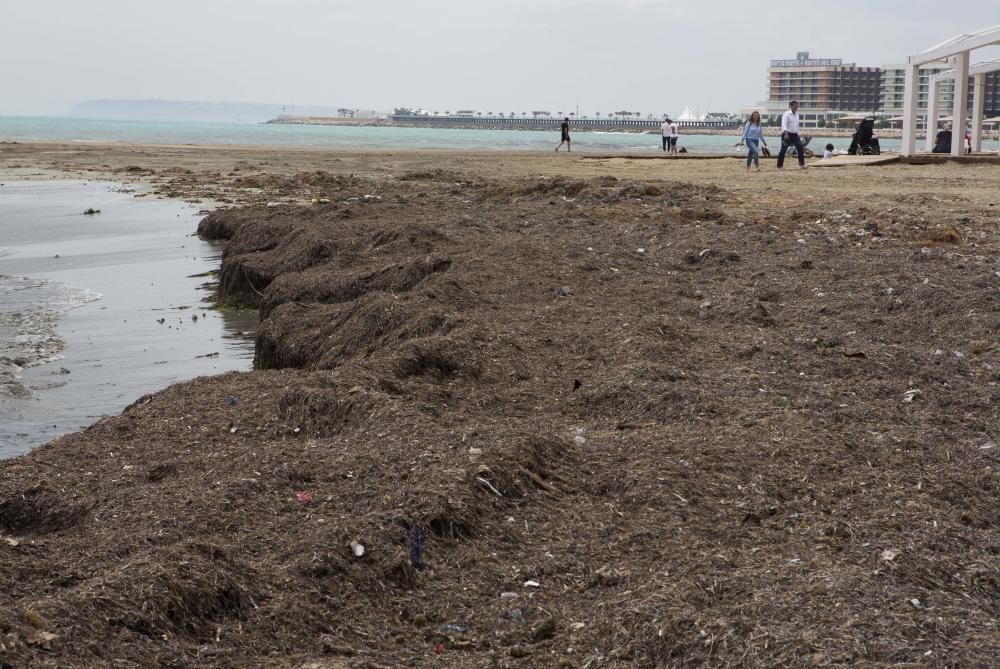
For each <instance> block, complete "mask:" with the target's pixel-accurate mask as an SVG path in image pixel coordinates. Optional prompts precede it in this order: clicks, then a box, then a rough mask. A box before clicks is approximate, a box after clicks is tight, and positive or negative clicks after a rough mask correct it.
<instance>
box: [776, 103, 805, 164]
mask: <svg viewBox="0 0 1000 669" xmlns="http://www.w3.org/2000/svg"><path fill="white" fill-rule="evenodd" d="M798 112H799V101H798V100H792V103H791V104H790V105H788V111H786V112H785V113H784V114H782V115H781V151H779V152H778V169H779V170H780V169H781V168H782V166H783V165H784V164H785V154H786V153H787V152H788V147H789V146H794V147H795V153H796V154H797V155H798V157H799V167H801V168H804V167H805V166H806V147H805V146H803V145H802V139H801V138H800V137H799V113H798Z"/></svg>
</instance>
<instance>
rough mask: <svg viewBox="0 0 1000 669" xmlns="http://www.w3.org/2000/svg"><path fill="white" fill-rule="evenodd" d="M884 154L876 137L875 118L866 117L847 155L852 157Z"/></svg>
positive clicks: (859, 125) (856, 132) (855, 134)
mask: <svg viewBox="0 0 1000 669" xmlns="http://www.w3.org/2000/svg"><path fill="white" fill-rule="evenodd" d="M881 152H882V150H881V148H880V147H879V145H878V137H876V136H875V117H874V116H866V117H865V118H863V119H862V120H861V123H859V124H858V128H857V130H855V131H854V137H853V138H852V139H851V148H849V149H847V153H848V154H850V155H852V156H877V155H879V154H880V153H881Z"/></svg>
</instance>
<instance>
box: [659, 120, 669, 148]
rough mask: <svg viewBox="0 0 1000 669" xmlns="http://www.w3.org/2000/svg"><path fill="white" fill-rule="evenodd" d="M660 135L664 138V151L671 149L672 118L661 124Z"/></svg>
mask: <svg viewBox="0 0 1000 669" xmlns="http://www.w3.org/2000/svg"><path fill="white" fill-rule="evenodd" d="M660 134H661V135H662V136H663V150H664V151H666V150H667V149H669V148H670V117H669V116H667V117H666V118H665V119H664V121H663V123H661V124H660Z"/></svg>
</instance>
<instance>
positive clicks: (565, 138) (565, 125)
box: [556, 116, 586, 153]
mask: <svg viewBox="0 0 1000 669" xmlns="http://www.w3.org/2000/svg"><path fill="white" fill-rule="evenodd" d="M559 130H560V131H561V132H562V140H561V141H560V142H559V146H557V147H556V151H558V150H559V149H561V148H562V145H563V144H565V145H566V151H567V153H571V152H572V151H573V149H572V148H570V146H571V145H570V143H569V116H567V117H566V118H564V119H563V122H562V125H561V126H559ZM584 144H586V142H584Z"/></svg>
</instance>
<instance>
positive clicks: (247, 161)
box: [0, 144, 1000, 669]
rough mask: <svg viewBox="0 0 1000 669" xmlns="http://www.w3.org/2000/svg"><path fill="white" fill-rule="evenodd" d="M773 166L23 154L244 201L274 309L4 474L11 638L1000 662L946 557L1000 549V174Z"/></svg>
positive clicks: (81, 151) (33, 164) (248, 659)
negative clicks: (201, 372)
mask: <svg viewBox="0 0 1000 669" xmlns="http://www.w3.org/2000/svg"><path fill="white" fill-rule="evenodd" d="M11 164H17V165H20V167H17V168H11V167H10V165H11ZM767 167H768V168H769V169H767V170H765V171H763V172H761V173H750V174H747V173H745V172H744V171H743V169H742V165H741V164H740V162H739V161H726V160H699V159H697V157H692V158H690V159H685V160H648V159H643V160H637V159H633V158H630V157H628V156H578V155H577V154H575V153H574V154H572V155H563V154H555V155H553V152H551V151H548V152H541V153H538V152H535V153H517V154H513V153H511V154H499V155H498V154H497V153H483V152H454V151H451V152H448V151H435V152H417V151H413V152H402V151H392V150H385V151H344V150H341V151H328V150H300V149H296V150H275V149H274V148H273V147H252V148H250V147H242V148H233V147H221V148H206V147H177V146H169V147H165V148H163V149H161V150H154V149H151V148H150V147H149V146H138V145H132V146H125V145H117V146H109V145H102V146H98V147H80V146H70V145H65V144H63V145H60V146H58V147H53V146H52V145H32V146H16V147H10V146H8V145H0V181H3V180H4V179H5V178H6V175H9V174H14V173H16V174H21V173H30V172H31V171H32V170H54V171H52V172H51V174H52V175H53V176H57V175H58V174H59V171H58V170H60V169H64V170H67V173H68V174H86V175H91V177H93V175H99V174H106V173H110V174H118V175H122V176H125V177H127V178H129V179H134V180H136V181H140V182H142V183H146V184H148V187H149V190H150V193H151V197H164V196H167V197H177V198H180V199H184V200H185V201H193V200H201V201H207V200H209V199H211V200H213V201H215V202H220V203H222V204H223V205H230V206H229V207H228V208H225V207H223V208H221V209H219V210H216V211H213V212H212V213H210V214H209V215H208V216H206V217H205V218H204V219H203V220H202V221H201V223H200V224H199V232H200V233H201V234H202V235H204V236H206V237H211V238H216V239H220V240H226V244H227V246H226V250H225V253H224V255H223V260H222V266H221V268H220V272H219V289H220V291H221V293H222V295H223V297H224V298H226V299H229V300H231V301H234V302H239V303H250V304H253V305H255V306H257V307H258V308H259V309H260V315H261V319H260V322H261V327H260V329H259V330H258V331H257V337H256V357H255V365H254V370H253V371H249V372H240V373H227V374H223V375H220V376H211V377H202V378H198V379H194V380H192V381H188V382H184V383H180V384H176V385H173V386H170V387H168V388H166V389H164V390H162V391H159V392H156V393H154V394H151V395H148V396H144V397H141V398H137V399H136V401H135V402H134V403H133V404H132V405H131V406H129V407H128V408H127V409H126V410H125V411H123V412H122V413H121V414H120V415H118V416H112V417H109V418H106V419H103V420H101V421H99V422H98V423H96V424H95V425H93V426H91V427H90V428H88V429H87V430H85V431H82V432H79V433H76V434H72V435H66V436H64V437H61V438H59V439H58V440H56V441H54V442H52V443H50V444H47V445H45V446H42V447H40V448H38V449H35V450H34V451H32V452H31V453H30V454H28V455H25V456H22V457H19V458H15V459H12V460H8V461H3V462H0V537H3V538H4V539H9V540H10V541H7V542H3V541H0V570H2V571H3V573H8V574H13V575H16V577H13V578H12V579H11V580H10V584H9V587H8V588H6V589H4V591H3V593H2V594H0V631H3V632H4V635H5V636H4V639H5V642H4V647H3V648H2V649H0V661H9V662H10V663H12V664H13V665H14V666H19V665H30V664H39V665H44V663H46V662H47V663H49V665H52V666H55V665H56V664H59V663H62V664H63V665H68V664H73V663H77V664H80V665H81V666H82V665H85V664H90V665H94V664H100V663H101V662H103V661H105V660H106V658H107V657H111V656H113V657H115V658H119V659H121V660H123V661H124V662H126V663H128V662H131V663H133V664H137V665H138V664H142V663H143V662H144V661H148V658H149V657H153V656H155V657H158V658H160V660H161V661H162V662H164V663H167V664H175V665H178V666H185V665H188V666H190V665H191V663H192V662H197V663H198V664H199V666H204V667H226V666H242V665H254V664H261V665H265V664H266V665H267V666H273V667H275V668H276V669H277V668H279V667H280V668H281V669H286V668H287V669H290V668H292V667H294V668H296V669H300V668H302V667H307V666H329V667H331V669H333V668H334V667H336V668H337V669H341V667H346V666H349V665H350V664H351V663H357V664H359V665H360V664H366V665H370V666H410V667H415V668H417V669H422V668H424V667H426V668H428V669H430V668H431V667H442V666H448V667H465V666H473V665H475V666H480V665H482V666H493V665H496V664H497V663H506V662H509V661H510V662H513V661H521V660H520V659H519V658H532V659H526V660H525V661H526V662H527V663H528V664H531V663H533V662H543V663H546V662H548V663H553V664H556V663H561V664H562V665H563V666H576V667H582V666H586V665H588V664H591V665H594V663H601V662H605V663H606V662H609V661H610V662H612V663H615V666H618V665H621V666H622V667H625V666H658V665H660V664H663V663H665V662H667V663H669V662H670V661H672V660H671V658H674V659H676V658H677V657H680V656H683V657H684V658H685V661H687V662H689V663H692V664H702V663H708V662H718V661H723V660H724V661H730V660H731V661H732V662H735V663H738V662H740V661H750V662H752V663H755V664H759V665H772V666H778V665H781V666H800V665H803V664H808V663H813V664H815V663H816V661H815V658H816V657H817V656H819V657H821V658H822V660H821V661H820V664H823V662H827V661H828V660H829V662H827V663H830V662H835V663H839V664H884V663H891V662H896V663H898V662H900V661H911V662H917V663H919V662H922V661H925V658H926V657H927V656H926V652H927V651H928V650H931V651H932V652H933V653H935V656H937V657H946V658H948V661H949V662H953V663H957V664H962V665H970V666H976V665H980V664H988V662H989V661H990V660H991V659H992V658H993V654H994V649H993V644H992V643H991V642H990V641H991V639H990V636H989V630H991V629H992V627H991V625H992V624H993V608H994V606H993V604H994V603H993V595H992V592H991V591H990V590H989V589H982V588H969V587H965V586H961V587H955V588H941V587H939V584H938V582H937V580H936V579H932V581H933V582H928V581H927V580H926V579H925V578H924V576H925V571H926V570H927V569H933V570H934V573H935V574H936V573H938V572H940V573H946V574H948V575H949V578H953V579H955V583H958V584H959V585H961V584H965V583H973V582H978V581H976V579H978V578H980V577H981V574H982V569H983V568H988V567H989V566H990V565H992V564H994V563H995V562H996V555H995V551H993V550H992V547H993V546H994V545H995V543H996V532H995V528H996V527H997V526H1000V516H998V511H997V509H995V508H994V507H995V505H994V504H992V501H991V498H990V497H989V495H986V494H979V493H978V492H976V491H980V492H981V485H982V484H983V482H986V483H987V484H989V483H990V480H991V479H990V478H989V476H988V472H991V471H992V469H991V468H995V467H994V463H993V462H992V459H991V458H992V453H994V449H995V444H994V441H995V438H996V434H998V433H1000V422H998V418H997V416H996V415H995V412H991V411H990V406H991V404H990V402H991V398H992V397H993V395H994V394H995V393H994V392H993V389H994V386H995V385H996V383H997V381H998V378H997V371H996V369H995V359H996V355H997V354H998V353H1000V348H998V347H997V344H996V341H995V336H994V334H995V332H994V330H995V318H994V316H995V314H996V304H995V299H994V295H993V293H994V292H995V289H996V286H997V283H996V280H997V279H996V277H994V276H993V271H994V270H995V268H996V263H997V262H998V258H1000V218H998V213H997V211H996V206H995V205H996V191H995V188H994V187H993V186H992V184H993V183H995V176H996V174H997V170H998V169H1000V167H998V166H997V165H995V164H962V163H955V162H947V163H941V164H937V165H910V164H901V163H898V164H894V165H888V166H882V167H864V166H860V165H855V166H850V167H846V168H842V169H837V170H829V169H812V168H810V169H806V170H801V171H799V170H790V171H789V170H786V171H785V172H781V173H779V172H776V171H775V170H773V169H770V165H768V166H767ZM130 168H138V169H130ZM324 200H325V201H326V202H324ZM314 201H315V204H313V202H314ZM269 205H270V206H269ZM925 279H926V280H925ZM609 305H610V308H609ZM734 463H738V465H737V464H734ZM984 472H987V474H984ZM984 476H986V477H987V478H983V477H984ZM918 484H919V485H918ZM970 491H972V492H970ZM904 502H905V503H904ZM11 542H13V543H11ZM39 564H43V565H45V569H38V568H37V565H39ZM984 565H986V567H984ZM914 570H916V571H914ZM816 574H822V575H823V583H824V585H823V588H821V589H817V588H816V587H815V583H816V580H815V575H816ZM651 575H652V576H653V577H652V578H651ZM706 583H708V584H717V585H712V588H711V590H712V592H710V593H709V596H707V597H706V595H705V592H706V590H705V588H704V584H706ZM909 600H916V601H918V602H920V607H917V606H916V605H913V604H909V603H907V602H908V601H909ZM621 601H628V602H630V604H629V606H630V614H629V616H625V617H623V616H621V613H620V611H616V610H615V608H614V607H615V606H616V602H621ZM664 602H668V603H669V606H668V607H667V609H664ZM747 602H751V603H752V606H751V607H750V608H748V604H747ZM900 602H903V604H900ZM900 606H902V607H904V608H902V609H900V610H901V611H904V612H906V613H905V615H907V616H912V615H920V614H919V612H920V611H921V610H923V609H924V608H925V607H933V612H934V614H935V616H936V617H940V618H941V621H939V622H940V624H935V625H934V626H931V627H924V626H919V625H914V626H908V625H903V626H900V625H899V624H898V623H897V621H896V620H895V619H887V618H886V617H885V616H884V611H885V610H887V609H892V607H900ZM834 608H836V609H838V610H840V611H842V612H843V614H844V616H846V617H849V618H850V620H851V624H850V625H843V626H837V625H834V626H831V625H830V624H829V611H830V610H832V609H834ZM23 611H32V612H33V615H32V617H29V618H26V617H25V616H23V615H21V612H23ZM914 612H916V613H914ZM901 615H904V614H901ZM36 616H37V618H36ZM665 616H666V617H665ZM845 619H846V618H845ZM37 620H41V621H42V623H43V624H44V628H45V629H46V630H50V631H49V632H47V634H50V635H52V636H51V638H50V637H44V644H46V645H45V646H43V645H42V643H39V641H38V640H39V639H40V637H39V635H38V630H39V629H41V627H39V624H38V623H37ZM343 620H348V621H350V625H341V624H334V623H331V622H330V621H343ZM761 621H766V626H762V625H763V623H761ZM816 628H823V629H824V630H826V632H825V634H824V636H823V638H822V639H820V640H817V639H816V638H815V637H814V636H809V635H804V634H803V633H802V630H803V629H816ZM698 630H704V631H705V633H706V634H709V635H711V637H712V638H713V639H714V640H715V641H714V642H713V644H711V645H710V646H706V644H705V643H704V639H705V638H706V637H705V636H704V635H703V634H701V633H700V632H699V631H698ZM748 630H749V632H748ZM192 658H197V659H196V660H195V659H192Z"/></svg>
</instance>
